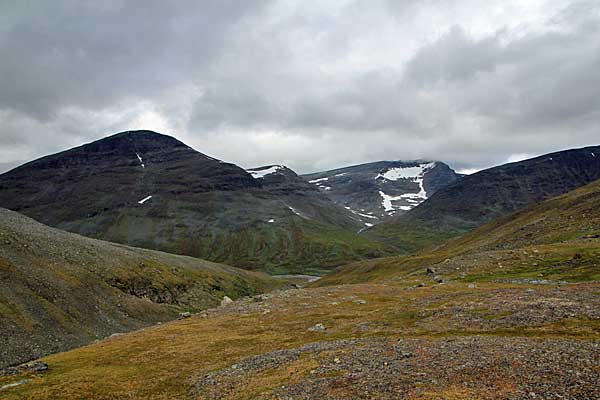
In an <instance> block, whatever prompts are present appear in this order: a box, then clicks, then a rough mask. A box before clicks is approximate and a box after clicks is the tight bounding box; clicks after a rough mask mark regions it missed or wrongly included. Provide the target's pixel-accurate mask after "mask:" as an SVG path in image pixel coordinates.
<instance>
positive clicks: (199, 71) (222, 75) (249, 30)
mask: <svg viewBox="0 0 600 400" xmlns="http://www.w3.org/2000/svg"><path fill="white" fill-rule="evenodd" d="M480 4H481V3H479V2H475V1H472V0H464V1H460V2H445V1H437V0H431V1H409V2H396V1H388V0H380V1H372V2H371V1H370V2H363V1H353V0H347V1H342V2H339V1H319V2H316V1H315V2H312V1H308V2H306V1H304V2H296V1H291V0H290V1H266V0H265V1H234V0H230V1H216V0H215V1H200V2H198V1H118V0H111V1H105V2H91V1H90V2H82V1H58V2H53V3H48V2H41V1H40V2H18V1H12V2H10V1H9V2H3V3H2V4H0V54H8V55H10V56H9V57H6V58H5V59H3V62H2V63H0V158H1V159H0V169H6V168H8V165H13V163H14V162H16V161H18V160H26V159H30V158H34V157H37V156H40V155H43V154H46V153H49V152H53V151H58V150H61V149H63V148H67V147H71V146H75V145H79V144H81V143H83V142H86V141H89V140H92V139H96V138H99V137H102V136H105V135H108V134H110V133H114V132H117V131H120V130H126V129H136V128H146V129H154V130H158V131H164V132H165V133H169V134H173V135H175V136H177V137H179V138H180V139H182V140H184V141H186V142H188V143H190V144H191V145H193V146H194V147H196V148H197V149H198V150H200V151H203V152H205V153H208V154H211V155H213V156H216V157H219V158H222V159H226V160H228V161H233V162H236V163H239V164H241V165H243V166H254V165H260V164H269V163H274V162H278V163H285V164H288V165H290V166H291V167H292V168H295V169H297V170H299V171H300V172H308V171H313V170H318V169H324V168H331V167H336V166H341V165H344V164H349V163H359V162H367V161H374V160H378V159H402V158H432V159H441V160H444V161H447V162H449V163H451V164H452V165H453V166H454V167H456V168H458V169H470V168H475V169H477V168H483V167H487V166H490V165H493V164H497V163H501V162H504V161H506V160H508V159H510V158H511V157H512V158H515V157H519V155H522V154H531V155H534V154H541V153H544V152H547V151H552V150H558V149H562V148H568V147H576V146H581V145H586V144H597V142H598V139H597V138H598V129H599V128H600V127H599V125H600V122H599V121H600V115H599V114H600V72H599V71H600V28H599V27H600V10H599V7H598V5H597V4H595V2H591V1H590V2H585V1H566V0H565V1H550V0H537V1H531V2H527V4H526V5H525V4H523V2H519V1H516V0H515V1H514V2H507V1H498V2H489V4H488V3H486V4H488V6H487V8H486V9H482V7H481V5H480Z"/></svg>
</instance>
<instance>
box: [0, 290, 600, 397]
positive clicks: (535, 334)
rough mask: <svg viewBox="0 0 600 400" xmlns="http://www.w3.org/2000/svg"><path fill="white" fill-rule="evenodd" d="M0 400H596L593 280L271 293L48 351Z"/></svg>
mask: <svg viewBox="0 0 600 400" xmlns="http://www.w3.org/2000/svg"><path fill="white" fill-rule="evenodd" d="M42 361H44V362H46V363H47V364H48V365H49V370H48V371H46V372H41V373H28V374H22V375H14V376H4V377H0V387H3V386H6V385H11V384H14V383H22V384H19V385H18V386H12V387H8V388H5V389H2V390H0V397H2V398H3V399H4V398H6V399H82V398H85V399H181V398H190V399H598V398H600V387H599V386H598V385H597V382H598V381H600V283H573V284H560V285H559V284H527V283H526V284H516V283H514V284H511V283H494V282H484V283H481V282H480V283H476V284H473V283H467V282H459V281H454V282H451V283H447V284H437V283H431V284H427V285H425V286H422V287H419V286H406V285H404V286H403V285H383V284H361V285H344V286H332V287H322V288H306V289H296V290H287V291H279V292H275V293H273V294H266V295H259V296H255V297H253V298H245V299H242V300H240V301H237V302H234V303H231V304H229V305H226V306H223V307H219V308H216V309H211V310H207V311H205V312H203V313H200V314H198V315H196V316H194V317H192V318H189V319H186V320H182V321H175V322H171V323H166V324H163V325H161V326H156V327H153V328H148V329H145V330H141V331H138V332H134V333H132V334H128V335H123V336H119V337H115V338H112V339H108V340H104V341H101V342H98V343H96V344H93V345H90V346H87V347H83V348H80V349H77V350H73V351H70V352H66V353H61V354H56V355H53V356H50V357H47V358H45V359H43V360H42Z"/></svg>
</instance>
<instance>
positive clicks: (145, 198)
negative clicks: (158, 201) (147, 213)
mask: <svg viewBox="0 0 600 400" xmlns="http://www.w3.org/2000/svg"><path fill="white" fill-rule="evenodd" d="M151 198H152V196H148V197H144V198H143V199H141V200H140V201H138V204H144V203H145V202H147V201H148V200H150V199H151Z"/></svg>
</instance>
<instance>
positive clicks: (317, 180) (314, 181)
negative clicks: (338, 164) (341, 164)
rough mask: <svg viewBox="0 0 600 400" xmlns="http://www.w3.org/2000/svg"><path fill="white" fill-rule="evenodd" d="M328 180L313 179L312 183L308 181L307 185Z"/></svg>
mask: <svg viewBox="0 0 600 400" xmlns="http://www.w3.org/2000/svg"><path fill="white" fill-rule="evenodd" d="M328 180H329V178H319V179H313V180H312V181H308V183H319V182H325V181H328Z"/></svg>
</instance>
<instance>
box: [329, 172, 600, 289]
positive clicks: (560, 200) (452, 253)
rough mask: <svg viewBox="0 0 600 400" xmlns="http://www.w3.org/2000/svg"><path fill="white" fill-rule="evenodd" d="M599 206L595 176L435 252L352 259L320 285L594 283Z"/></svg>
mask: <svg viewBox="0 0 600 400" xmlns="http://www.w3.org/2000/svg"><path fill="white" fill-rule="evenodd" d="M599 204H600V180H596V181H595V182H592V183H591V184H589V185H586V186H584V187H581V188H579V189H576V190H573V191H570V192H568V193H566V194H564V195H561V196H558V197H555V198H552V199H549V200H545V201H543V202H541V203H539V204H534V205H531V206H529V207H526V208H524V209H521V210H520V211H517V212H514V213H510V214H508V215H505V216H502V217H500V218H497V219H495V220H493V221H491V222H488V223H487V224H485V225H483V226H481V227H479V228H476V229H475V230H473V231H471V232H468V233H466V234H464V235H462V236H460V237H458V238H455V239H452V240H449V241H447V242H445V243H444V244H442V245H440V246H438V247H437V248H435V249H433V250H427V251H422V252H417V253H415V254H413V255H411V256H399V257H389V258H385V259H381V260H370V261H366V262H358V263H355V264H353V265H350V266H348V267H344V268H342V269H341V270H340V271H339V272H338V273H337V274H332V275H329V276H327V277H325V278H324V279H322V280H321V281H319V282H318V285H329V284H348V283H358V282H366V281H376V282H382V281H402V282H404V283H407V282H411V281H417V282H418V281H423V280H425V281H427V280H430V279H433V278H435V276H434V275H438V277H439V279H444V280H459V281H461V280H462V281H491V280H495V281H510V282H534V283H535V282H542V283H544V282H546V283H551V282H559V281H567V282H580V281H583V282H586V281H599V280H600V207H598V205H599ZM425 269H428V271H430V274H429V275H426V274H425V271H424V270H425Z"/></svg>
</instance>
